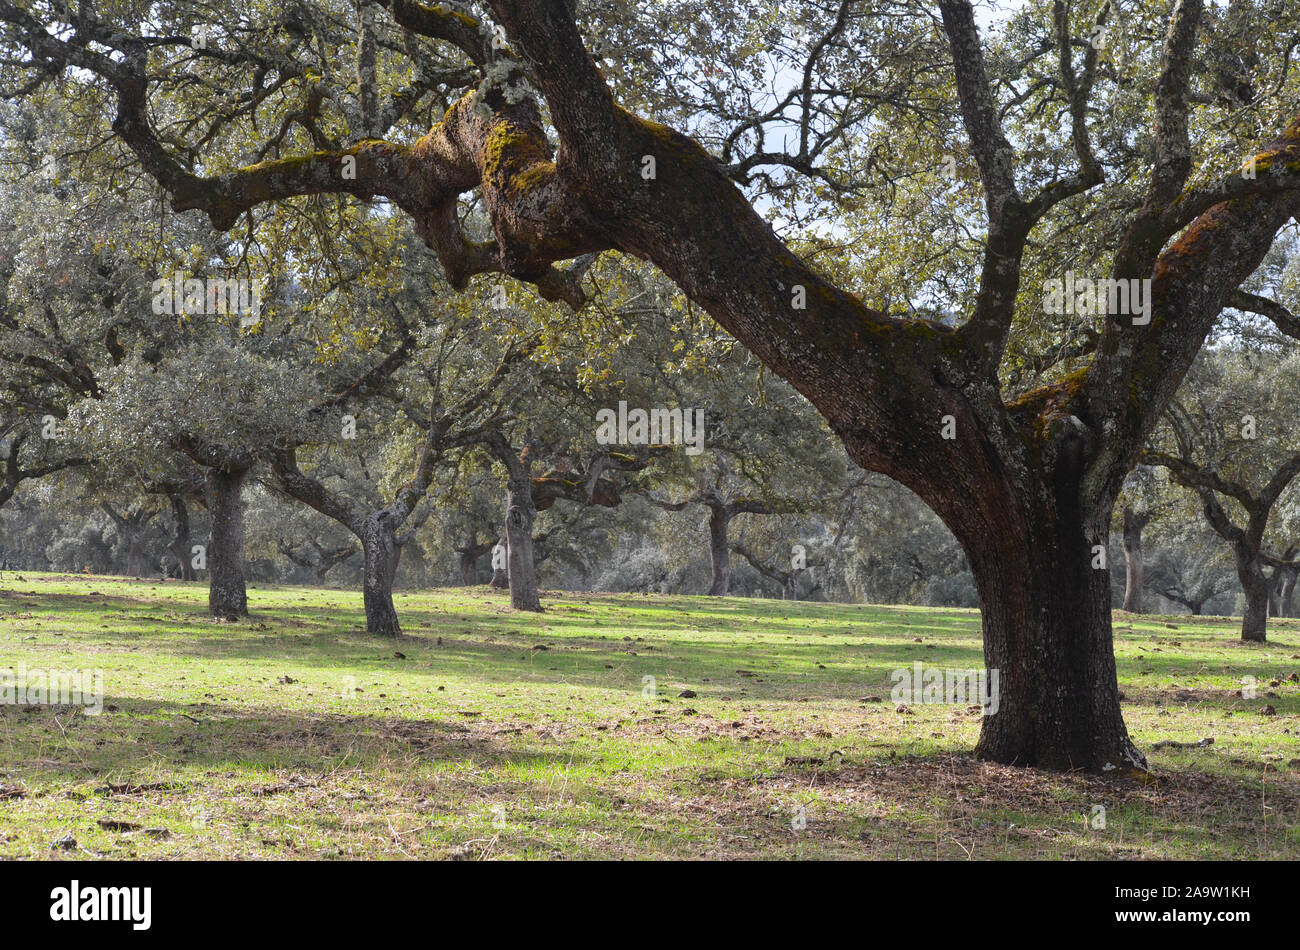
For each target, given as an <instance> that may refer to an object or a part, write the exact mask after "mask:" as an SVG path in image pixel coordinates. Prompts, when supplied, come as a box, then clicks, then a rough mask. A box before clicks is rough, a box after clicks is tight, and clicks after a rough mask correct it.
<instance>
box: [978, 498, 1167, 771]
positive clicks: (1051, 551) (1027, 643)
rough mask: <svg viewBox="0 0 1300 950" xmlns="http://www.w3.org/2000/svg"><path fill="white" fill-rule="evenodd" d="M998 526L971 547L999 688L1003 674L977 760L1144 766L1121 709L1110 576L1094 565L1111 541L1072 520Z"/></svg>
mask: <svg viewBox="0 0 1300 950" xmlns="http://www.w3.org/2000/svg"><path fill="white" fill-rule="evenodd" d="M989 527H990V530H989V532H988V534H987V535H986V536H985V539H984V540H983V541H982V542H980V543H975V544H968V545H967V554H968V557H969V559H970V564H971V570H972V572H973V573H974V576H975V583H976V585H977V587H978V589H979V595H980V604H981V607H982V610H983V618H984V658H985V665H986V668H987V670H989V671H990V674H989V676H990V686H992V682H993V677H992V671H995V670H996V671H997V695H996V712H995V713H993V714H991V715H986V716H985V717H984V721H983V729H982V730H981V733H980V739H979V744H978V745H977V747H976V754H977V755H979V756H980V757H982V758H986V759H992V760H994V761H997V762H1003V763H1008V764H1018V765H1032V766H1037V767H1040V768H1048V769H1067V770H1068V769H1087V770H1092V771H1097V770H1101V771H1108V770H1110V769H1112V768H1114V769H1128V768H1145V767H1146V761H1145V759H1144V758H1143V756H1142V754H1141V753H1140V752H1139V751H1138V750H1137V748H1136V747H1135V746H1134V745H1133V743H1132V741H1131V740H1130V739H1129V736H1128V731H1127V729H1126V728H1125V726H1124V719H1123V716H1122V714H1121V712H1120V705H1119V685H1118V682H1117V679H1116V670H1115V654H1114V647H1113V642H1112V633H1111V621H1110V596H1111V594H1110V572H1109V571H1108V570H1105V569H1104V568H1101V569H1099V568H1096V567H1094V566H1093V564H1094V554H1093V547H1094V545H1095V544H1104V543H1105V539H1104V536H1101V537H1093V538H1090V537H1089V536H1088V533H1086V532H1085V530H1084V527H1083V525H1082V524H1080V523H1078V522H1077V521H1073V523H1071V521H1070V520H1067V521H1065V523H1060V522H1058V523H1056V524H1054V525H1053V524H1049V525H1046V526H1042V525H1034V526H1032V527H1030V526H1026V525H1021V526H1020V528H1021V529H1022V530H1018V529H1017V525H1015V524H1012V523H1005V524H1001V525H990V526H989ZM1098 534H1103V532H1098Z"/></svg>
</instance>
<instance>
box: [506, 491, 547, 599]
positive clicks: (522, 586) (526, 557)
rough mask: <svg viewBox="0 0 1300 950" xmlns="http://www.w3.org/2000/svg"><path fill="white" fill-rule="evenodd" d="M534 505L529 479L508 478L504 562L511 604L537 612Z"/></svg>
mask: <svg viewBox="0 0 1300 950" xmlns="http://www.w3.org/2000/svg"><path fill="white" fill-rule="evenodd" d="M536 519H537V508H536V506H535V505H534V504H533V489H532V481H531V479H529V478H527V477H524V478H522V479H516V478H511V479H510V480H509V482H508V483H507V489H506V563H507V571H508V575H509V583H510V606H512V607H514V608H515V609H516V610H532V611H537V612H540V611H541V609H542V601H541V598H540V597H539V596H538V593H537V561H536V556H535V554H534V552H533V522H534V521H535V520H536Z"/></svg>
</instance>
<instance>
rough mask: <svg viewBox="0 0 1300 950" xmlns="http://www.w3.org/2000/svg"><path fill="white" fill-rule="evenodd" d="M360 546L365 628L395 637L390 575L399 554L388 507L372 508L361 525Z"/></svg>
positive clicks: (397, 628)
mask: <svg viewBox="0 0 1300 950" xmlns="http://www.w3.org/2000/svg"><path fill="white" fill-rule="evenodd" d="M361 550H362V554H363V555H364V558H365V565H364V567H363V574H362V596H363V599H364V601H365V605H366V632H367V633H371V634H375V635H378V636H383V637H396V636H399V635H400V634H401V632H402V625H401V623H399V622H398V619H397V608H396V607H395V606H393V579H394V578H395V577H396V576H397V562H398V560H399V559H400V558H401V556H402V548H401V545H400V544H398V543H397V532H396V531H394V530H393V526H392V524H391V523H390V520H389V518H388V513H387V511H384V510H381V511H375V512H372V513H371V514H370V515H369V516H368V517H367V518H366V520H365V523H364V524H363V525H362V528H361Z"/></svg>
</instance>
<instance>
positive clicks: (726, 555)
mask: <svg viewBox="0 0 1300 950" xmlns="http://www.w3.org/2000/svg"><path fill="white" fill-rule="evenodd" d="M730 525H731V516H730V515H729V514H728V513H727V509H726V508H725V507H723V506H722V505H710V506H709V564H710V566H711V567H712V568H713V582H712V583H711V584H710V585H709V596H710V597H725V596H726V595H727V594H729V593H730V592H731V547H730V545H728V544H727V531H728V528H729V527H730Z"/></svg>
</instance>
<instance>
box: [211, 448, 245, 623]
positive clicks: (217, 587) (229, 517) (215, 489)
mask: <svg viewBox="0 0 1300 950" xmlns="http://www.w3.org/2000/svg"><path fill="white" fill-rule="evenodd" d="M247 478H248V469H237V470H235V471H234V472H225V471H222V470H221V469H216V468H214V469H210V470H209V472H208V478H207V490H208V510H209V511H211V512H212V544H211V548H210V550H209V551H208V610H209V612H210V613H211V614H212V616H214V617H222V618H224V619H226V620H237V619H239V618H240V617H247V616H248V593H247V591H246V590H245V587H244V499H243V491H244V481H245V480H246V479H247Z"/></svg>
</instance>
